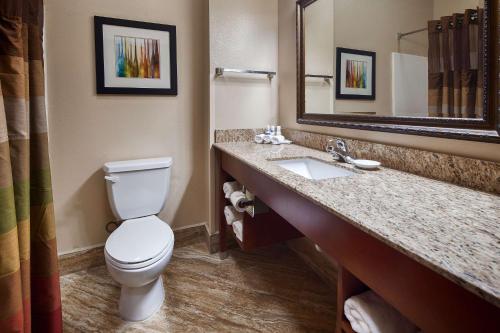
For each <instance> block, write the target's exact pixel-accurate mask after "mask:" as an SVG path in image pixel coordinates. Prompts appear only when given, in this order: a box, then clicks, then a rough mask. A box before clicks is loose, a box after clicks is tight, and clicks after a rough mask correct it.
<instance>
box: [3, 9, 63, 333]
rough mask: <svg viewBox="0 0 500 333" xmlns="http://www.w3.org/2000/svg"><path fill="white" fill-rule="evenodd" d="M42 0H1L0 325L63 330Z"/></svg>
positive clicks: (23, 329)
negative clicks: (46, 91) (53, 202)
mask: <svg viewBox="0 0 500 333" xmlns="http://www.w3.org/2000/svg"><path fill="white" fill-rule="evenodd" d="M42 1H43V0H0V332H30V331H33V332H61V331H62V319H61V297H60V289H59V272H58V263H57V249H56V237H55V225H54V208H53V204H52V189H51V180H50V167H49V156H48V147H47V145H48V143H47V119H46V114H45V99H44V75H43V73H44V72H43V50H42V31H43V2H42Z"/></svg>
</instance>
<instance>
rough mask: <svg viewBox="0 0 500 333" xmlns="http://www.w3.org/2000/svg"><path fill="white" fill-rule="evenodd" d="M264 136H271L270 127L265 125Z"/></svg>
mask: <svg viewBox="0 0 500 333" xmlns="http://www.w3.org/2000/svg"><path fill="white" fill-rule="evenodd" d="M264 134H266V135H270V134H271V125H267V128H266V131H265V132H264Z"/></svg>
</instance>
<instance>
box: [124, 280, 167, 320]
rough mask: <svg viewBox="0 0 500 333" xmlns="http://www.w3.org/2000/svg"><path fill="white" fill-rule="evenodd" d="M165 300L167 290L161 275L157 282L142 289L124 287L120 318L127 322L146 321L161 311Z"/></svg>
mask: <svg viewBox="0 0 500 333" xmlns="http://www.w3.org/2000/svg"><path fill="white" fill-rule="evenodd" d="M164 300H165V290H164V288H163V280H162V277H161V275H160V277H159V278H158V279H156V280H155V281H153V282H151V283H149V284H147V285H145V286H142V287H126V286H122V290H121V295H120V305H119V311H120V316H121V317H122V319H124V320H127V321H142V320H146V319H148V318H149V317H151V316H152V315H153V314H155V313H156V311H158V310H159V309H160V307H161V306H162V304H163V301H164Z"/></svg>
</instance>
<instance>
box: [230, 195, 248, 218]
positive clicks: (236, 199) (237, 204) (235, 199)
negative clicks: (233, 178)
mask: <svg viewBox="0 0 500 333" xmlns="http://www.w3.org/2000/svg"><path fill="white" fill-rule="evenodd" d="M246 199H247V197H246V196H245V193H243V192H241V191H235V192H233V193H231V196H230V197H229V200H231V204H233V207H234V209H236V211H238V212H240V213H243V212H244V211H245V208H241V207H240V202H242V201H244V200H246Z"/></svg>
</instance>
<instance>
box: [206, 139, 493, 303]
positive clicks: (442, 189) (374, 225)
mask: <svg viewBox="0 0 500 333" xmlns="http://www.w3.org/2000/svg"><path fill="white" fill-rule="evenodd" d="M214 146H215V147H216V148H218V149H220V150H222V151H224V152H226V153H228V154H229V155H231V156H234V157H235V158H237V159H239V160H241V161H242V162H244V163H246V164H248V165H249V166H251V167H253V168H255V169H256V170H258V171H260V172H262V173H263V174H266V175H268V176H270V177H271V178H273V179H274V180H275V181H277V182H279V183H281V184H282V185H284V186H286V187H288V188H290V189H292V190H294V191H295V192H296V193H298V194H300V195H302V196H304V197H306V198H307V199H309V200H311V201H312V202H314V203H315V204H317V205H319V206H321V207H323V208H325V209H327V210H328V211H330V212H332V213H334V214H336V215H338V216H340V217H342V218H343V219H344V220H346V221H347V222H349V223H351V224H353V225H354V226H356V227H358V228H360V229H362V230H364V231H365V232H367V233H369V234H371V235H373V236H375V237H377V238H378V239H380V240H382V241H383V242H385V243H386V244H388V245H390V246H391V247H393V248H396V249H397V250H399V251H401V252H403V253H405V254H406V255H408V256H410V257H412V258H414V259H415V260H417V261H419V262H420V263H422V264H424V265H426V266H428V267H429V268H431V269H432V270H434V271H436V272H438V273H439V274H441V275H443V276H446V277H447V278H449V279H450V280H453V281H455V282H456V283H458V284H460V285H461V286H463V287H464V288H466V289H468V290H470V291H472V292H474V293H475V294H477V295H479V296H480V297H482V298H484V299H486V300H488V301H490V302H491V303H493V304H495V305H496V306H500V265H499V261H500V196H496V195H493V194H488V193H484V192H480V191H476V190H472V189H468V188H465V187H460V186H456V185H452V184H448V183H445V182H441V181H436V180H432V179H428V178H424V177H420V176H416V175H413V174H409V173H405V172H401V171H396V170H393V169H388V168H380V169H379V170H377V171H362V170H358V169H355V168H354V167H353V166H351V165H346V164H341V163H338V162H335V161H333V159H332V157H331V155H330V154H328V153H325V152H321V151H318V150H314V149H310V148H305V147H302V146H297V145H281V146H272V145H259V144H255V143H250V142H230V143H216V144H214ZM298 157H313V158H316V159H320V160H324V161H327V162H329V163H333V164H337V165H339V166H342V167H345V168H349V169H351V170H354V171H355V172H356V174H355V175H354V176H351V177H342V178H334V179H325V180H310V179H306V178H304V177H302V176H299V175H297V174H295V173H293V172H291V171H288V170H286V169H283V168H282V167H280V166H278V165H277V164H276V163H274V162H273V160H279V159H287V158H298Z"/></svg>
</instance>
